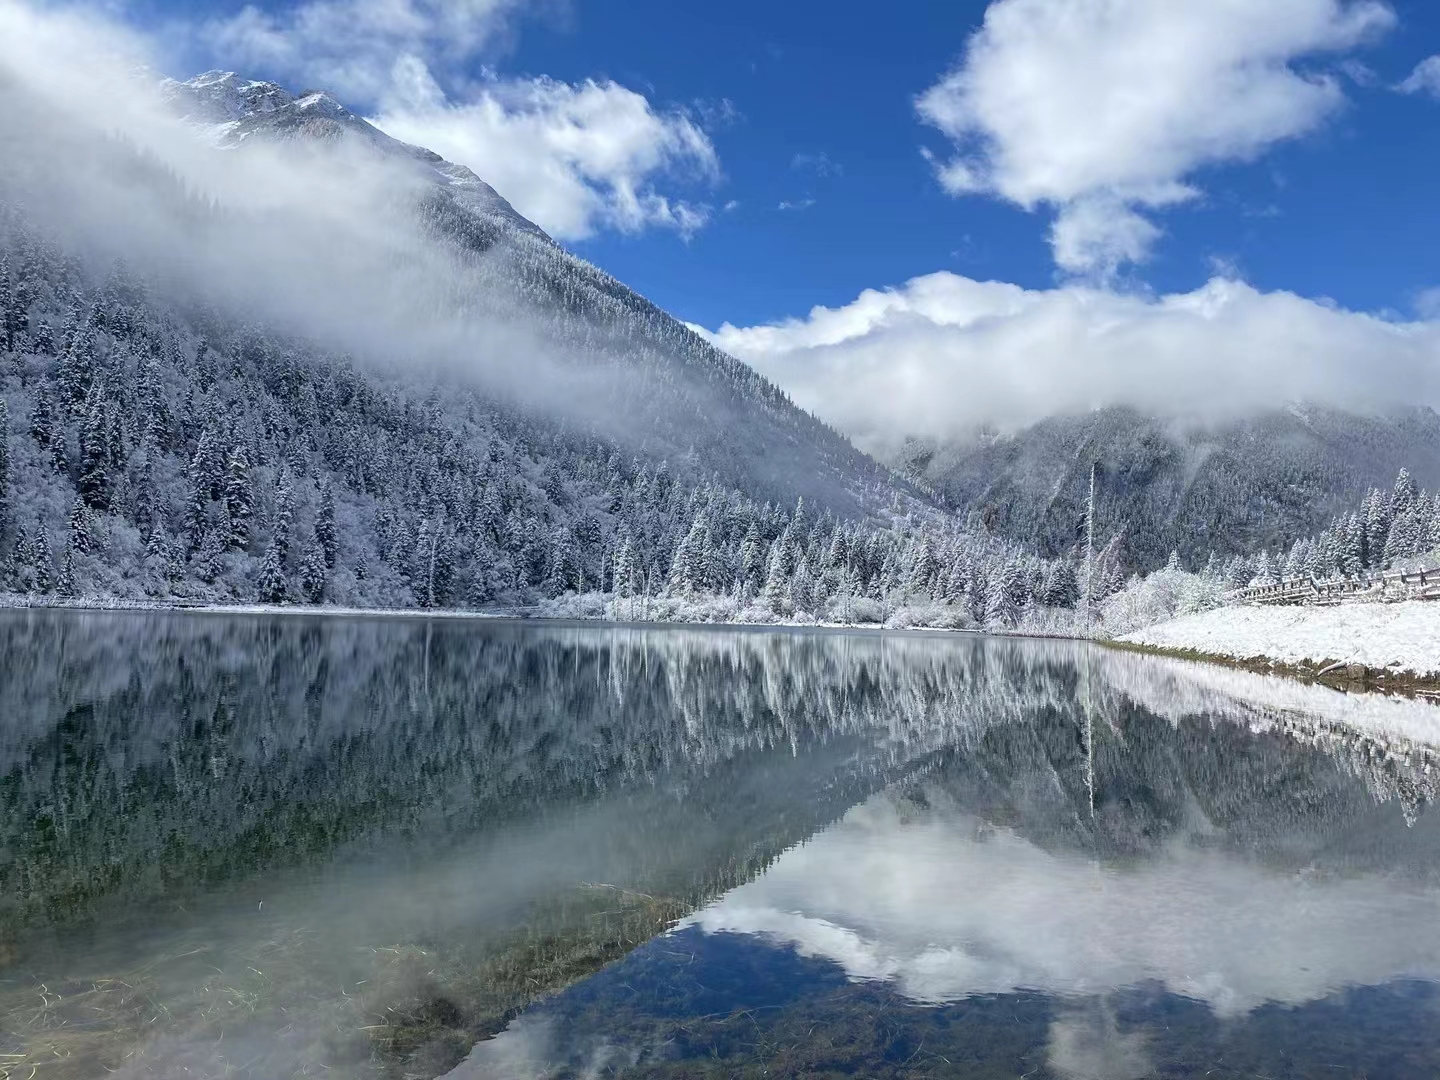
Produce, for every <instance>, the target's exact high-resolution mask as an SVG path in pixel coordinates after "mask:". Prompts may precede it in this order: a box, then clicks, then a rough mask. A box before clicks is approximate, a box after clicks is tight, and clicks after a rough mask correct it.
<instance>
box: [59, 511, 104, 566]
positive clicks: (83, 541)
mask: <svg viewBox="0 0 1440 1080" xmlns="http://www.w3.org/2000/svg"><path fill="white" fill-rule="evenodd" d="M66 524H67V525H68V526H69V539H68V540H67V541H66V545H65V546H66V547H67V548H74V549H75V550H76V551H78V552H79V553H80V554H81V555H90V554H93V553H94V552H95V549H96V547H97V543H98V542H97V540H96V537H95V518H94V516H93V515H92V514H91V513H90V507H88V506H87V505H85V500H84V499H83V498H78V499H76V500H75V502H74V503H73V504H71V506H70V517H69V519H68V520H67V522H66Z"/></svg>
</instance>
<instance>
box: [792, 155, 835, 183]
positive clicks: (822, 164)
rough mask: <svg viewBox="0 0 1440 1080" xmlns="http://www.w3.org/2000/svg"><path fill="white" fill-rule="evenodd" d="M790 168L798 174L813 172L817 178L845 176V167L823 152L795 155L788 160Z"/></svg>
mask: <svg viewBox="0 0 1440 1080" xmlns="http://www.w3.org/2000/svg"><path fill="white" fill-rule="evenodd" d="M790 168H792V169H795V170H797V171H799V172H813V173H814V174H815V175H816V176H819V177H830V176H844V175H845V167H844V166H843V165H841V164H840V163H839V162H838V161H835V160H833V159H832V158H831V157H830V155H829V154H827V153H825V152H824V151H823V150H822V151H821V152H820V153H818V154H803V153H802V154H796V155H795V156H794V157H793V158H791V159H790Z"/></svg>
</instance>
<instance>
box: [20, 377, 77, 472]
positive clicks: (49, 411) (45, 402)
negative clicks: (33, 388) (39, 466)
mask: <svg viewBox="0 0 1440 1080" xmlns="http://www.w3.org/2000/svg"><path fill="white" fill-rule="evenodd" d="M30 437H31V438H32V439H34V440H35V444H36V445H37V446H39V447H40V449H42V450H44V451H46V454H47V457H48V458H49V460H50V464H51V466H52V467H53V468H54V469H55V471H56V472H61V473H63V472H65V471H66V470H67V469H68V468H69V462H68V461H66V456H65V439H64V436H63V434H62V433H61V430H60V424H59V419H58V417H57V416H56V415H55V403H54V402H53V401H52V400H51V398H50V394H49V392H48V391H46V390H45V389H43V388H42V389H41V390H40V391H39V392H38V393H37V394H36V395H35V405H34V407H33V408H32V409H31V410H30Z"/></svg>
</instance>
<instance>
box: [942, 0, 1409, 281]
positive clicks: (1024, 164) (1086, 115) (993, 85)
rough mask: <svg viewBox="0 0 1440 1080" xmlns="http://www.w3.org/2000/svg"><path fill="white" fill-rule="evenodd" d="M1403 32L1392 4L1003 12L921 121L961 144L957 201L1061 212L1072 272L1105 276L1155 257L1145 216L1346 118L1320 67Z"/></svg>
mask: <svg viewBox="0 0 1440 1080" xmlns="http://www.w3.org/2000/svg"><path fill="white" fill-rule="evenodd" d="M1394 21H1395V17H1394V14H1393V13H1392V12H1391V10H1390V9H1389V7H1388V6H1386V5H1385V4H1384V3H1381V2H1379V0H1350V2H1346V0H1273V2H1267V3H1263V4H1257V3H1252V2H1248V0H1083V2H1079V3H1077V2H1075V0H996V2H995V3H993V4H991V6H990V8H989V9H988V10H987V12H986V14H985V21H984V25H983V26H982V27H981V28H980V29H979V30H978V31H977V32H976V33H975V34H974V35H973V36H972V37H971V39H970V41H969V43H968V45H967V47H966V50H965V53H964V56H963V57H962V59H961V61H960V63H959V65H958V66H957V67H956V68H955V69H954V70H953V71H951V72H950V73H949V74H947V75H946V76H945V77H944V78H942V79H941V80H940V81H939V82H938V83H936V84H935V85H934V86H932V87H931V88H930V89H929V90H927V91H926V92H925V93H923V94H922V95H920V97H919V98H918V99H917V101H916V107H917V109H918V111H919V114H920V116H921V117H922V118H923V119H924V120H925V121H926V122H927V123H929V124H932V125H934V126H935V127H936V128H938V129H939V130H940V131H941V132H943V133H944V134H945V135H947V136H948V137H949V138H950V139H951V140H952V142H953V143H954V147H955V152H954V155H953V156H952V157H951V158H949V159H948V160H940V159H938V158H934V157H933V155H932V162H933V164H934V165H935V168H936V174H937V176H938V178H939V180H940V183H941V184H942V185H943V186H944V187H945V189H946V190H947V191H949V192H950V193H952V194H955V195H964V194H987V195H994V196H998V197H1000V198H1003V199H1006V200H1008V201H1010V202H1013V203H1015V204H1017V205H1019V206H1022V207H1025V208H1026V209H1035V208H1037V207H1042V206H1043V207H1048V208H1052V209H1053V210H1054V211H1055V212H1056V214H1057V219H1056V222H1055V227H1054V230H1053V232H1052V235H1051V241H1052V245H1053V247H1054V251H1055V258H1056V261H1057V263H1058V264H1059V265H1060V266H1061V267H1062V268H1063V269H1065V270H1067V271H1073V272H1080V273H1100V274H1104V273H1108V272H1113V271H1114V270H1115V269H1117V268H1118V267H1119V266H1121V265H1122V264H1125V263H1129V262H1137V261H1140V260H1142V259H1143V258H1144V257H1145V256H1146V255H1147V254H1148V252H1149V250H1150V247H1151V245H1152V244H1153V243H1154V241H1155V239H1156V238H1157V237H1158V235H1159V230H1158V229H1157V228H1156V226H1155V225H1154V224H1153V223H1151V222H1150V221H1148V220H1147V219H1146V218H1145V217H1144V216H1143V215H1142V213H1141V211H1147V210H1148V211H1153V210H1156V209H1159V208H1162V207H1167V206H1173V205H1175V204H1177V203H1183V202H1187V201H1190V200H1193V199H1195V198H1196V197H1197V196H1198V195H1199V192H1198V190H1197V189H1196V187H1195V186H1194V185H1193V183H1191V182H1190V181H1189V177H1190V176H1191V175H1192V174H1193V173H1194V172H1195V171H1196V170H1197V169H1199V168H1201V167H1203V166H1205V165H1210V164H1214V163H1218V162H1227V161H1237V160H1247V159H1251V158H1254V157H1256V156H1257V155H1259V154H1260V153H1261V152H1262V151H1264V150H1265V149H1266V148H1267V147H1268V146H1270V145H1272V144H1273V143H1275V142H1277V141H1279V140H1283V139H1288V138H1292V137H1295V136H1298V135H1301V134H1304V133H1305V132H1308V131H1311V130H1313V129H1314V128H1315V127H1316V126H1318V125H1319V124H1320V123H1321V122H1322V121H1323V120H1324V119H1325V118H1326V117H1328V116H1329V115H1331V114H1332V113H1333V112H1334V111H1335V110H1336V109H1337V108H1339V107H1340V106H1341V105H1342V103H1343V101H1344V95H1343V93H1342V91H1341V88H1340V83H1339V80H1338V78H1337V77H1336V76H1335V74H1333V73H1330V72H1326V71H1324V70H1322V69H1321V68H1320V67H1318V66H1317V65H1319V64H1320V62H1321V61H1323V60H1324V59H1325V58H1326V57H1332V58H1335V59H1336V60H1337V61H1339V60H1340V59H1342V57H1341V54H1343V53H1345V52H1347V51H1350V50H1353V49H1355V48H1356V47H1357V46H1359V45H1361V44H1363V43H1365V42H1366V41H1368V40H1370V39H1372V38H1373V37H1375V36H1376V35H1378V34H1380V33H1383V32H1384V31H1385V30H1387V29H1388V28H1389V27H1390V26H1392V25H1393V23H1394Z"/></svg>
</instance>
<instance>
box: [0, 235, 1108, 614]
mask: <svg viewBox="0 0 1440 1080" xmlns="http://www.w3.org/2000/svg"><path fill="white" fill-rule="evenodd" d="M0 252H3V254H0V305H3V308H0V310H3V312H4V324H3V325H4V330H5V334H4V338H3V340H0V346H3V350H4V351H3V353H0V357H3V359H0V380H3V381H0V387H3V391H4V396H3V407H4V408H5V410H6V412H5V414H4V415H5V417H6V420H5V424H4V430H5V433H6V438H5V440H4V443H3V445H4V447H5V456H4V457H3V458H0V461H3V463H4V467H3V470H0V477H3V483H0V493H3V503H0V506H3V518H0V520H3V526H0V537H3V539H0V561H3V570H0V573H3V583H4V588H5V589H6V590H7V591H8V592H10V593H12V594H19V595H21V596H29V597H51V598H54V597H59V598H65V597H72V598H86V597H95V598H119V599H134V600H144V599H153V600H160V601H202V602H203V601H209V602H263V603H267V604H285V603H308V604H322V603H327V604H338V605H351V606H363V607H464V608H475V607H486V606H492V605H502V606H523V605H527V604H531V603H535V602H537V601H543V600H547V599H548V600H554V599H557V598H560V597H563V596H565V595H566V594H570V593H575V594H579V593H587V592H591V593H594V592H599V593H608V594H614V596H615V597H617V598H619V599H621V600H622V601H625V602H628V606H627V607H626V608H625V611H626V612H627V613H631V614H634V615H636V616H637V617H638V616H640V615H642V614H652V615H659V614H661V613H662V611H664V612H669V613H670V614H671V615H674V614H675V604H674V601H675V600H677V599H687V600H692V601H696V600H701V599H702V598H703V599H708V600H711V601H713V600H716V599H723V600H725V601H726V602H728V603H729V605H730V608H729V610H730V612H731V613H732V614H737V613H738V612H740V611H741V610H742V609H744V608H747V607H748V608H753V609H755V612H756V613H758V614H759V616H760V617H762V618H763V617H765V613H769V615H770V616H771V617H782V616H783V617H795V616H799V617H801V618H805V617H807V616H808V617H814V618H848V619H868V620H877V619H884V618H886V617H888V616H890V615H893V614H894V613H895V611H896V610H897V609H898V608H900V607H901V606H904V605H912V606H913V605H919V606H922V607H934V606H937V605H938V606H943V607H945V608H947V609H948V610H949V615H948V618H949V619H950V620H951V621H952V623H971V622H977V623H978V622H984V623H988V624H999V625H1014V624H1015V623H1016V621H1017V620H1018V619H1019V617H1020V615H1021V614H1022V613H1023V612H1024V611H1025V610H1026V609H1028V608H1031V607H1033V606H1036V605H1048V606H1055V607H1062V608H1063V607H1073V605H1074V604H1075V602H1076V601H1077V599H1078V597H1079V589H1080V582H1079V574H1078V570H1077V566H1076V564H1075V563H1074V561H1073V560H1070V559H1061V560H1050V561H1046V560H1041V559H1039V558H1037V557H1035V556H1033V555H1029V554H1027V553H1026V552H1025V551H1024V550H1023V549H1022V548H1021V547H1020V546H1018V545H1015V544H1011V543H1007V542H1002V541H999V540H996V539H993V538H988V537H985V536H982V535H978V534H972V533H967V532H965V531H964V530H962V529H960V528H959V527H958V526H957V525H956V523H955V522H953V521H951V520H948V519H947V518H946V517H945V516H944V515H943V514H940V513H939V512H937V511H936V510H935V509H934V508H933V507H931V506H928V505H927V504H926V503H925V502H924V501H923V499H921V498H919V497H917V496H916V495H914V494H913V493H911V492H909V491H907V490H906V489H905V487H904V485H903V484H897V485H895V486H890V485H888V484H886V483H885V482H884V473H883V472H882V471H881V470H879V469H878V467H875V466H873V465H869V468H868V471H867V469H866V468H865V465H867V464H868V463H866V462H865V459H863V458H860V455H858V454H856V453H855V452H854V451H850V450H848V447H847V446H846V445H845V444H844V443H843V441H842V440H840V439H839V438H838V437H837V436H834V435H833V434H831V433H826V432H824V431H823V429H822V428H820V426H819V425H817V424H814V423H813V422H812V421H809V420H808V418H806V417H804V416H803V414H799V412H798V410H794V409H793V407H789V406H788V405H782V406H777V411H780V410H781V409H782V408H783V409H784V411H786V412H788V413H789V414H792V415H793V417H794V420H793V422H794V423H796V424H797V426H800V427H801V429H802V432H803V433H805V434H811V432H816V431H818V432H820V437H816V436H814V435H813V434H811V438H812V440H813V442H814V443H818V444H820V445H819V448H820V450H821V451H823V450H827V449H829V450H833V452H835V453H836V456H837V457H838V458H840V459H841V461H842V463H843V464H848V463H844V461H843V459H844V456H845V453H846V452H847V451H848V454H849V455H850V456H851V457H853V458H854V459H858V460H859V461H860V462H861V467H858V468H857V467H850V468H849V469H848V470H846V471H845V472H843V473H842V472H841V470H840V469H837V470H836V472H837V473H839V474H840V475H841V476H842V478H843V479H845V480H847V481H850V482H851V483H852V485H853V486H852V487H851V489H850V491H854V492H858V493H859V495H858V496H856V497H853V498H852V497H851V495H850V494H849V492H842V494H840V495H837V496H835V497H832V498H830V499H829V500H826V499H824V498H815V497H812V498H811V499H810V500H809V501H807V500H806V499H805V498H804V496H803V495H800V496H796V497H794V498H793V499H784V501H782V499H783V497H784V495H786V494H788V493H789V492H787V490H786V488H787V484H786V483H785V482H784V481H783V480H779V481H776V482H772V483H765V482H763V481H758V480H755V479H754V478H751V477H745V476H744V475H743V473H742V472H741V471H740V470H739V469H732V470H730V472H729V479H730V482H729V483H726V482H725V481H724V480H723V479H721V478H720V475H719V474H718V472H717V470H715V469H714V468H713V467H712V468H707V467H706V466H707V464H708V465H712V466H713V464H714V462H713V461H709V462H707V461H705V460H704V459H702V458H701V457H700V456H699V455H698V454H696V453H695V452H694V451H693V450H692V451H691V452H690V453H688V454H681V455H679V456H678V457H677V459H676V460H675V461H673V462H672V461H671V460H670V459H669V458H668V456H667V455H665V454H664V453H660V454H656V453H649V454H647V453H644V452H643V451H642V452H634V450H633V448H627V447H625V446H623V445H622V444H621V443H620V442H619V441H617V440H615V439H613V438H607V437H606V436H604V435H603V434H600V433H598V432H597V430H596V429H595V428H594V427H589V428H587V427H585V426H582V425H577V424H575V423H573V422H567V421H566V420H564V419H563V418H561V419H556V418H553V417H550V416H547V415H545V414H544V413H543V412H540V411H538V410H535V409H526V408H523V407H521V406H519V405H517V404H516V403H514V402H503V403H502V402H501V401H499V400H497V399H496V398H494V397H490V396H487V395H486V394H484V393H483V392H482V391H480V390H478V389H473V388H469V387H467V386H465V385H464V384H463V383H461V382H460V381H458V380H451V381H448V382H446V381H444V380H443V379H441V378H438V377H437V378H435V379H432V380H431V381H430V382H429V384H428V385H427V384H426V383H425V382H424V381H423V380H422V379H420V378H415V379H408V378H403V377H400V376H398V375H392V376H391V377H388V378H387V377H382V376H380V375H377V374H376V373H375V372H374V371H372V370H365V369H361V368H359V367H357V366H356V365H355V364H353V363H352V362H350V361H349V360H348V359H347V358H346V357H344V356H340V355H335V354H332V353H329V352H326V351H325V350H323V349H321V348H319V347H318V346H316V345H314V344H311V343H307V342H305V341H302V340H297V339H295V338H293V337H287V336H285V335H283V334H279V333H276V332H272V331H269V330H267V329H265V328H263V327H260V326H257V325H255V324H253V323H248V322H245V321H242V320H239V319H235V318H227V317H226V316H224V315H222V314H221V313H219V312H218V311H216V310H214V309H206V308H193V309H192V308H186V307H184V306H182V305H178V304H175V303H171V302H167V301H166V300H165V299H164V298H163V297H162V296H161V295H160V294H159V293H158V291H157V290H156V288H155V287H154V286H153V284H152V283H150V282H147V281H146V280H145V279H143V278H141V277H139V276H137V275H135V274H133V273H131V272H128V271H127V270H126V269H125V267H124V266H123V265H117V266H113V267H111V268H109V269H108V270H106V271H104V272H103V273H99V274H95V273H94V271H92V270H91V268H89V267H87V266H86V265H85V264H84V263H83V262H81V261H80V260H78V259H75V258H73V257H69V256H68V255H67V254H66V253H65V252H64V251H63V250H62V249H61V248H60V247H59V246H57V244H56V243H55V242H54V241H53V240H52V239H50V238H48V237H46V236H45V235H43V234H41V233H39V232H37V231H35V229H34V228H32V227H31V226H30V225H29V224H28V223H27V220H26V216H25V214H24V211H23V210H21V209H19V208H14V207H11V208H8V209H7V210H6V211H5V213H4V216H3V222H0ZM750 377H751V378H753V376H750ZM757 382H758V380H757ZM761 391H762V393H773V388H770V387H762V388H761ZM806 427H808V428H809V429H810V432H805V431H804V429H805V428H806ZM827 444H828V445H827ZM776 449H777V451H778V452H782V453H783V448H780V447H777V448H776ZM817 452H818V451H817ZM796 456H801V455H798V454H797V455H796ZM778 475H781V474H780V473H779V471H778V470H777V476H778ZM747 481H748V482H747ZM867 485H868V487H867ZM802 490H804V489H803V488H802ZM662 596H663V597H664V598H666V599H667V600H668V601H670V602H671V603H670V606H669V607H668V608H663V609H662V608H661V607H660V606H659V603H660V598H661V597H662ZM651 600H654V601H655V603H656V606H655V607H654V609H653V611H652V610H651V609H650V607H649V605H650V602H651ZM637 603H638V604H639V605H643V606H637ZM613 610H614V609H613V608H612V611H613Z"/></svg>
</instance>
